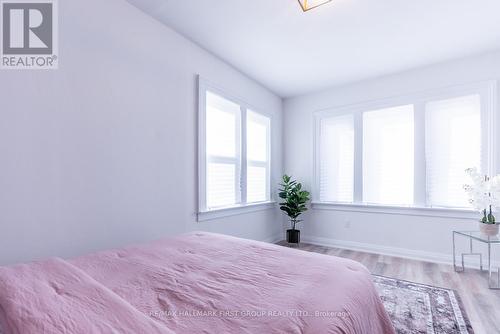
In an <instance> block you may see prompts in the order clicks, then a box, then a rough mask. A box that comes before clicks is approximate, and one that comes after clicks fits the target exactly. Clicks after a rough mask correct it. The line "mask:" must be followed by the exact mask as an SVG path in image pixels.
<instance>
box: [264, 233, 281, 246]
mask: <svg viewBox="0 0 500 334" xmlns="http://www.w3.org/2000/svg"><path fill="white" fill-rule="evenodd" d="M283 239H284V236H283V233H279V234H275V235H273V236H272V237H269V238H266V239H264V240H261V241H262V242H267V243H269V244H275V243H277V242H278V241H282V240H283Z"/></svg>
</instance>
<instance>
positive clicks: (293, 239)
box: [286, 230, 300, 244]
mask: <svg viewBox="0 0 500 334" xmlns="http://www.w3.org/2000/svg"><path fill="white" fill-rule="evenodd" d="M286 242H288V243H289V244H298V243H300V230H287V231H286Z"/></svg>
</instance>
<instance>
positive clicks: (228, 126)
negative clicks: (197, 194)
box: [206, 92, 241, 208]
mask: <svg viewBox="0 0 500 334" xmlns="http://www.w3.org/2000/svg"><path fill="white" fill-rule="evenodd" d="M206 101H207V114H206V119H207V125H206V133H207V139H206V143H207V146H206V147H207V208H217V207H223V206H230V205H234V204H236V203H239V202H240V196H239V195H240V192H239V188H240V176H239V173H240V165H241V157H240V146H241V135H240V119H241V110H240V106H239V105H237V104H235V103H233V102H231V101H228V100H226V99H224V98H222V97H220V96H217V95H215V94H213V93H211V92H207V100H206Z"/></svg>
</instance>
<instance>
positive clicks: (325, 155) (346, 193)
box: [319, 115, 354, 203]
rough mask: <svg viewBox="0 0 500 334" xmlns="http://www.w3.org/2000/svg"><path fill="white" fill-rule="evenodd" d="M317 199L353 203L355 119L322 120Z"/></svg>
mask: <svg viewBox="0 0 500 334" xmlns="http://www.w3.org/2000/svg"><path fill="white" fill-rule="evenodd" d="M320 140H321V144H320V147H321V152H320V155H321V159H320V169H321V172H320V187H319V196H320V198H321V201H324V202H349V203H350V202H352V201H353V194H354V119H353V117H352V115H344V116H337V117H331V118H325V119H323V120H322V121H321V139H320Z"/></svg>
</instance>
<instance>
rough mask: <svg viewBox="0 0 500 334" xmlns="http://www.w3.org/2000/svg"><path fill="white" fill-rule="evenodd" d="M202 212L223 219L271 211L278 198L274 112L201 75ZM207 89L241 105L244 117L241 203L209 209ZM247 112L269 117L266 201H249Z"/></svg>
mask: <svg viewBox="0 0 500 334" xmlns="http://www.w3.org/2000/svg"><path fill="white" fill-rule="evenodd" d="M197 79H198V212H197V218H198V219H197V220H198V221H199V222H200V221H206V220H212V219H217V218H222V217H226V216H232V215H237V214H242V213H248V212H254V211H260V210H267V209H270V208H273V207H275V203H276V202H275V201H274V200H273V196H272V189H273V186H272V179H273V175H272V147H273V145H272V129H273V115H272V114H270V113H267V112H262V111H261V109H260V108H254V107H253V106H251V105H250V104H248V103H246V102H244V101H243V100H242V99H240V98H238V97H236V96H235V95H233V94H231V93H228V91H227V90H225V89H221V88H219V87H218V86H216V85H214V84H212V83H210V82H208V81H207V80H205V79H204V78H202V77H201V76H198V78H197ZM207 92H211V93H213V94H216V95H218V96H220V97H222V98H224V99H226V100H229V101H231V102H233V103H235V104H238V105H239V106H240V117H239V121H240V124H239V130H238V131H237V133H238V134H239V136H240V138H239V140H238V141H239V143H240V150H239V152H238V153H239V157H236V159H237V160H239V163H238V164H237V166H239V170H237V171H236V174H237V176H239V180H238V181H237V182H235V183H236V184H239V189H237V199H239V203H236V204H235V205H230V206H224V207H217V208H212V209H209V208H208V207H207V167H208V160H209V157H208V156H207V150H206V149H207V147H206V144H207V141H206V136H207V133H206V119H207V117H206V112H207V110H206V105H207V101H206V96H207ZM247 111H251V112H253V113H255V114H258V115H261V116H264V117H266V118H268V119H269V129H268V133H267V140H268V152H267V155H268V157H267V158H268V160H267V163H265V164H266V166H267V180H266V181H267V182H266V183H267V199H266V200H265V201H262V202H255V203H247V198H246V195H247V191H246V189H247V163H248V161H247V154H246V153H247V136H246V130H247V126H246V125H247Z"/></svg>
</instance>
